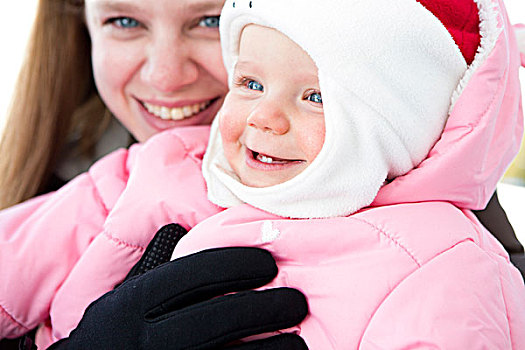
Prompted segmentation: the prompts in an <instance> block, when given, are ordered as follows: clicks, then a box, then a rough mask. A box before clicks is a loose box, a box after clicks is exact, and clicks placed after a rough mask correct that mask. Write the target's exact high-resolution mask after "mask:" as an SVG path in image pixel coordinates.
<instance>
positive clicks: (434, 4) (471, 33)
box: [417, 0, 481, 64]
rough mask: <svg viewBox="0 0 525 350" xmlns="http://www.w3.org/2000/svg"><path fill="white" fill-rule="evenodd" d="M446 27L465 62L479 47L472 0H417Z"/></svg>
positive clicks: (477, 28)
mask: <svg viewBox="0 0 525 350" xmlns="http://www.w3.org/2000/svg"><path fill="white" fill-rule="evenodd" d="M417 1H418V2H419V3H420V4H421V5H423V6H425V8H426V9H427V10H429V11H430V12H432V13H433V14H434V16H436V17H437V18H438V19H439V20H440V21H441V23H443V25H444V26H445V27H446V28H447V30H448V32H449V33H450V35H452V38H454V41H455V42H456V44H457V45H458V46H459V49H460V50H461V53H462V54H463V57H464V58H465V61H467V64H471V63H472V61H473V60H474V56H475V55H476V51H477V49H478V47H479V44H480V40H481V35H480V34H479V13H478V7H477V5H476V3H475V2H474V0H417Z"/></svg>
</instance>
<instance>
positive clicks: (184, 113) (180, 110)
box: [142, 99, 216, 120]
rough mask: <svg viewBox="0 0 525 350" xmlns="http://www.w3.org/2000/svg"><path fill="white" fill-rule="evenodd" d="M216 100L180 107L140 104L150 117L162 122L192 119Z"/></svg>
mask: <svg viewBox="0 0 525 350" xmlns="http://www.w3.org/2000/svg"><path fill="white" fill-rule="evenodd" d="M215 100H216V99H212V100H209V101H205V102H200V103H195V104H189V105H185V106H182V107H172V108H170V107H167V106H160V105H156V104H153V103H148V102H142V105H143V106H144V108H145V109H146V110H147V111H148V112H149V113H150V114H152V115H154V116H156V117H159V118H161V119H163V120H182V119H186V118H190V117H193V116H194V115H196V114H199V113H200V112H202V111H203V110H205V109H206V108H208V107H209V106H210V105H211V104H212V103H213V102H214V101H215Z"/></svg>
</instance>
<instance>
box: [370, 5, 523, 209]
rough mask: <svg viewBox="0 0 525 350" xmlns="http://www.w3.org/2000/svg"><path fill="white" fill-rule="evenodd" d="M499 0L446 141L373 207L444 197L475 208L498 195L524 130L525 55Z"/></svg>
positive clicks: (484, 23)
mask: <svg viewBox="0 0 525 350" xmlns="http://www.w3.org/2000/svg"><path fill="white" fill-rule="evenodd" d="M478 2H480V3H491V2H490V1H487V0H480V1H478ZM494 4H495V5H496V6H495V7H494V13H492V14H491V13H490V11H480V20H481V25H480V29H481V34H482V41H481V48H480V50H479V51H478V53H477V55H476V58H475V60H474V62H473V63H472V65H471V66H470V67H469V70H468V71H467V73H466V75H465V78H463V82H462V83H461V84H460V87H461V86H464V88H463V89H462V90H458V93H459V95H458V97H457V99H456V101H455V104H454V106H453V108H452V109H451V113H450V116H449V119H448V122H447V123H446V126H445V129H444V131H443V134H442V136H441V138H440V140H439V141H438V142H437V143H436V144H435V145H434V147H433V148H432V150H431V151H430V153H429V155H428V157H427V158H426V159H425V160H424V161H423V162H422V163H421V164H420V165H419V166H418V167H417V168H415V169H413V170H411V171H410V172H408V173H407V174H405V175H404V176H400V177H398V178H396V179H395V180H394V181H392V182H391V183H389V184H388V185H386V186H383V187H382V188H381V189H380V191H379V193H378V195H377V197H376V198H375V200H374V202H373V203H372V205H371V206H372V207H373V206H383V205H390V204H396V203H410V202H412V203H413V202H421V201H435V200H440V201H448V202H451V203H452V204H454V205H456V206H458V207H460V208H466V209H474V210H475V209H483V208H484V207H485V206H486V204H487V202H488V200H489V199H490V197H491V196H492V194H493V193H494V190H495V188H496V184H497V182H498V180H499V179H500V178H501V176H502V175H503V173H504V172H505V170H506V169H507V167H508V166H509V164H510V162H511V161H512V159H513V157H514V156H515V155H516V154H517V152H518V150H519V146H520V142H521V139H522V133H523V111H522V104H521V91H520V83H519V79H518V69H519V67H520V63H521V59H520V53H519V51H518V49H517V43H516V38H515V33H514V30H513V28H512V26H511V25H510V23H509V19H508V16H507V13H506V11H505V8H504V6H503V3H502V1H501V0H499V1H495V2H494ZM523 63H524V64H525V62H523Z"/></svg>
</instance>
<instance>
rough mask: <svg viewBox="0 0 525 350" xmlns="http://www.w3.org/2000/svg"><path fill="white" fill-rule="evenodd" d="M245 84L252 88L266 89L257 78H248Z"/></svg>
mask: <svg viewBox="0 0 525 350" xmlns="http://www.w3.org/2000/svg"><path fill="white" fill-rule="evenodd" d="M245 84H246V87H247V88H248V89H250V90H257V91H264V87H263V86H262V85H261V84H260V83H259V82H257V81H255V80H247V81H246V83H245Z"/></svg>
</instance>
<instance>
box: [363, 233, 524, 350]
mask: <svg viewBox="0 0 525 350" xmlns="http://www.w3.org/2000/svg"><path fill="white" fill-rule="evenodd" d="M524 302H525V288H524V285H523V280H522V279H521V276H520V275H519V272H518V271H517V270H516V269H515V268H514V267H513V266H511V265H510V263H508V262H507V261H506V259H505V258H503V257H501V256H497V255H490V256H489V253H486V252H483V251H482V250H480V249H479V248H478V247H477V246H476V245H475V244H474V243H472V242H470V241H466V242H463V243H460V244H458V245H456V246H455V247H453V248H451V249H450V250H448V251H445V252H443V253H441V254H440V255H439V256H438V257H436V258H434V259H433V260H431V261H430V262H428V263H426V264H425V265H424V266H422V267H421V268H420V269H418V270H417V271H416V272H414V273H413V274H411V275H410V276H409V277H407V278H406V279H405V280H404V281H402V282H401V283H400V284H399V285H398V286H397V287H396V288H395V289H394V290H393V292H392V293H391V294H390V295H389V296H388V297H387V298H385V300H384V301H383V303H382V304H381V305H380V306H379V308H378V309H377V311H376V312H375V314H374V316H373V317H372V318H371V320H370V322H369V325H368V327H367V329H366V331H365V333H364V335H363V338H362V341H361V344H360V348H363V349H525V334H524V333H523V329H525V328H524V326H525V322H524V318H525V308H524Z"/></svg>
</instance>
